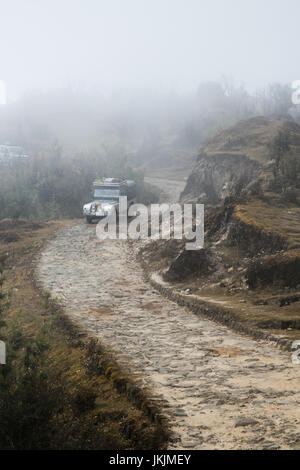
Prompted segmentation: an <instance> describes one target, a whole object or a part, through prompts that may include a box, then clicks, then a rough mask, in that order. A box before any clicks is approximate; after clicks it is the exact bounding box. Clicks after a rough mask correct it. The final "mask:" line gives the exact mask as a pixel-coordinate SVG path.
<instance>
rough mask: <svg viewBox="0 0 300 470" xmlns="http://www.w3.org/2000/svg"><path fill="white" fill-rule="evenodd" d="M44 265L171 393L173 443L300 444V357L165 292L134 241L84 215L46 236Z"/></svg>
mask: <svg viewBox="0 0 300 470" xmlns="http://www.w3.org/2000/svg"><path fill="white" fill-rule="evenodd" d="M148 180H149V179H148ZM158 180H159V178H155V180H154V179H153V180H150V181H149V182H151V183H152V184H156V185H162V184H163V185H164V187H165V188H166V187H168V195H169V196H168V197H167V199H168V200H169V201H171V200H172V201H174V200H176V198H177V197H178V194H179V192H180V191H181V190H182V188H183V183H182V182H176V181H169V182H168V185H167V186H166V185H165V184H164V181H163V180H159V181H158ZM37 270H38V277H39V279H40V281H41V283H42V285H43V287H44V288H45V289H47V290H49V291H50V292H51V293H52V294H53V296H55V297H57V298H58V299H59V300H60V302H61V303H62V304H63V305H64V307H65V310H66V313H67V314H68V315H69V316H70V317H72V319H73V320H74V321H76V322H78V323H79V324H80V325H81V326H82V327H84V328H85V329H86V330H87V331H89V333H91V334H93V335H94V336H95V337H97V338H99V339H101V341H102V342H103V343H104V344H106V345H108V346H109V347H110V348H113V349H114V350H115V352H116V354H117V355H118V357H119V361H120V362H121V363H122V362H123V363H125V364H126V365H127V366H128V367H130V368H131V370H132V371H133V373H139V374H140V375H142V377H143V378H144V381H145V384H146V385H147V386H150V387H151V389H152V391H153V395H154V396H155V397H157V398H162V399H163V400H164V402H165V409H164V412H165V413H166V414H168V415H170V416H171V419H172V422H173V439H174V440H173V442H172V443H171V444H170V449H278V448H281V449H297V448H298V449H300V366H296V365H293V364H292V362H291V357H290V354H288V353H284V352H281V351H279V350H277V349H275V348H274V347H273V346H272V345H270V344H268V343H265V342H257V341H255V340H252V339H248V338H246V337H243V336H239V335H238V334H236V333H233V332H232V331H231V330H229V329H227V328H226V327H222V326H220V325H217V324H215V323H213V322H211V321H209V320H206V319H205V318H202V317H199V316H196V315H194V314H192V313H191V312H190V311H188V310H187V309H185V308H183V307H179V306H178V305H177V304H176V303H174V302H172V301H170V300H168V299H166V298H164V297H162V296H161V295H160V294H158V293H157V292H155V291H154V290H153V289H152V288H151V286H150V285H149V284H148V283H147V282H146V281H144V280H143V273H142V270H141V267H140V266H139V265H138V264H137V262H136V261H135V259H134V257H133V256H132V253H131V250H130V247H129V245H128V244H127V242H126V241H110V240H105V241H101V240H98V239H97V238H96V235H95V226H91V227H89V226H87V225H86V224H85V223H84V222H83V221H79V222H76V223H74V225H72V226H70V227H68V228H65V229H63V230H62V231H60V232H58V233H57V235H56V237H55V238H54V239H53V240H51V241H50V242H49V243H48V245H47V247H46V248H45V250H44V252H43V254H42V257H41V259H40V263H39V266H38V268H37ZM299 339H300V338H299Z"/></svg>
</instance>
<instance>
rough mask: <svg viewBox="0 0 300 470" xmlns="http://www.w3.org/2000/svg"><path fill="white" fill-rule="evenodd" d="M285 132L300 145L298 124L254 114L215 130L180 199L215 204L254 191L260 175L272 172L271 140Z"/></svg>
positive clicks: (296, 144) (265, 176) (258, 183)
mask: <svg viewBox="0 0 300 470" xmlns="http://www.w3.org/2000/svg"><path fill="white" fill-rule="evenodd" d="M283 130H284V131H288V132H289V134H290V135H291V136H292V140H293V146H294V149H297V150H298V149H299V148H300V127H299V125H298V124H296V123H294V122H293V121H287V120H283V119H271V118H266V117H261V116H260V117H254V118H251V119H247V120H244V121H240V122H238V123H237V124H236V125H234V126H232V127H230V128H228V129H226V130H224V131H222V132H220V133H218V134H217V135H215V136H214V137H212V138H211V139H210V140H208V141H207V142H206V143H205V144H204V145H203V146H202V148H201V150H200V154H199V157H198V161H197V164H196V166H195V168H194V170H193V172H192V174H191V175H190V177H189V179H188V181H187V184H186V187H185V189H184V191H183V193H182V194H181V201H182V202H200V203H205V204H212V205H214V204H218V203H220V202H222V200H224V199H226V198H227V197H235V196H236V195H239V194H240V192H242V191H246V193H247V192H249V193H252V194H253V193H257V191H259V189H260V183H261V178H262V179H263V181H266V178H268V175H269V176H270V175H272V170H273V167H274V163H275V162H274V161H271V160H270V158H271V157H270V145H269V144H270V142H271V141H273V139H274V138H275V137H276V136H277V134H278V132H279V131H283Z"/></svg>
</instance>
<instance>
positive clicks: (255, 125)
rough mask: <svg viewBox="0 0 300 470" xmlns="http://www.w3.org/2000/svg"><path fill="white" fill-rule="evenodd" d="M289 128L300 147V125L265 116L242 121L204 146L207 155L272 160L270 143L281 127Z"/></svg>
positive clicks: (261, 161) (259, 160)
mask: <svg viewBox="0 0 300 470" xmlns="http://www.w3.org/2000/svg"><path fill="white" fill-rule="evenodd" d="M283 128H285V129H288V130H289V131H290V132H291V133H292V135H293V136H294V142H295V144H294V145H295V148H294V150H298V151H299V148H300V126H298V125H297V124H296V123H294V122H292V121H285V120H282V119H271V118H267V117H263V116H258V117H254V118H251V119H247V120H245V121H240V122H238V123H237V124H236V125H234V126H233V127H230V128H229V129H226V130H225V131H223V132H220V133H219V134H217V135H215V136H214V137H212V138H211V139H209V140H208V142H207V143H206V145H204V146H203V148H202V151H203V152H205V153H206V154H207V155H218V154H224V153H230V154H232V155H248V156H249V157H250V158H251V159H252V160H256V161H258V162H260V163H265V162H266V161H267V160H270V156H269V151H268V143H269V142H270V141H271V140H272V139H273V138H274V137H275V136H276V134H277V132H278V131H279V130H280V129H283Z"/></svg>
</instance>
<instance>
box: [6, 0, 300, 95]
mask: <svg viewBox="0 0 300 470" xmlns="http://www.w3.org/2000/svg"><path fill="white" fill-rule="evenodd" d="M299 18H300V2H299V0H0V19H1V23H0V79H2V80H5V82H6V85H7V90H8V97H9V98H11V99H14V98H15V97H17V96H19V95H20V94H21V93H23V92H28V91H37V90H47V89H51V88H58V87H66V86H71V87H75V88H78V87H83V88H90V87H95V86H96V87H97V88H99V89H100V90H103V91H104V92H111V91H112V90H116V89H123V90H124V89H127V88H131V89H135V88H139V89H142V88H152V89H165V90H178V91H187V90H190V89H191V90H194V89H195V88H196V87H197V86H198V84H199V83H200V82H202V81H206V80H220V79H222V77H223V76H227V77H234V79H235V80H236V81H237V82H242V83H244V84H245V85H246V87H248V88H250V89H254V88H256V87H260V86H263V85H265V84H267V83H268V82H275V81H279V82H291V81H293V80H296V79H300V53H299V46H298V42H299V41H298V39H299Z"/></svg>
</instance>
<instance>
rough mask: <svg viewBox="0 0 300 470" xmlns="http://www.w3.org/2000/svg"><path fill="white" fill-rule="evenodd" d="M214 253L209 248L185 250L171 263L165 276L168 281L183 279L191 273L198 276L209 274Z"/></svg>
mask: <svg viewBox="0 0 300 470" xmlns="http://www.w3.org/2000/svg"><path fill="white" fill-rule="evenodd" d="M212 266H213V262H212V255H211V253H210V252H209V251H208V250H204V249H203V250H200V251H186V250H183V251H182V252H181V253H180V255H179V256H178V257H177V258H176V259H175V261H174V262H173V263H172V264H171V266H170V268H169V269H168V271H167V272H166V273H165V276H164V278H165V279H166V280H167V281H173V282H177V281H183V280H185V279H186V278H187V277H188V276H190V275H191V274H195V273H196V274H197V276H199V277H200V276H203V275H207V274H208V273H209V271H210V270H211V269H212Z"/></svg>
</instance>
